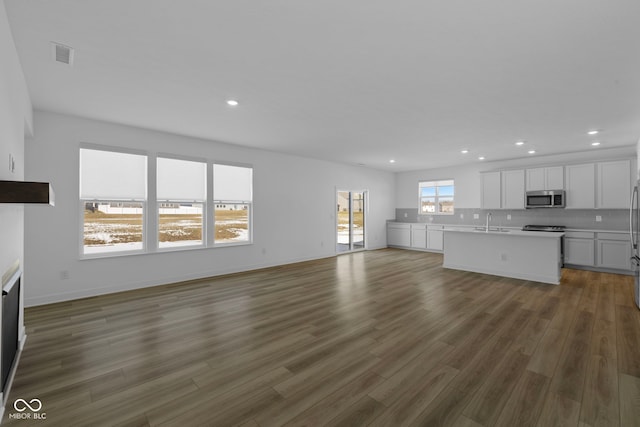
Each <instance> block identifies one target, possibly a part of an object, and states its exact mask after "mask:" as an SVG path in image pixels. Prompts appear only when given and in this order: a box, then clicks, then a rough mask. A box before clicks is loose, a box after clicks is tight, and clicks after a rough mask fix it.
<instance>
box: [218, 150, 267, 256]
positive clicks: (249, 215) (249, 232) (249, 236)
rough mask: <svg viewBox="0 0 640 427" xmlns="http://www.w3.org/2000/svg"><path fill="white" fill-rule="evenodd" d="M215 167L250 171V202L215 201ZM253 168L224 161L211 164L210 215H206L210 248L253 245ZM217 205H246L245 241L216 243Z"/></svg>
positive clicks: (244, 164) (245, 164) (249, 165)
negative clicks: (209, 228) (233, 167)
mask: <svg viewBox="0 0 640 427" xmlns="http://www.w3.org/2000/svg"><path fill="white" fill-rule="evenodd" d="M215 165H222V166H235V167H241V168H247V169H251V200H223V199H216V198H215V196H216V195H215V194H214V187H215V183H214V170H213V169H214V167H215ZM253 172H254V167H253V165H251V164H247V163H238V162H226V161H212V162H211V213H210V214H209V215H208V216H209V218H211V221H212V222H211V232H210V233H209V234H210V237H211V247H226V246H242V245H252V244H253V209H254V207H253V189H254V187H255V175H254V173H253ZM217 204H234V205H247V206H248V209H247V210H248V212H247V240H238V241H230V242H216V236H215V233H216V205H217Z"/></svg>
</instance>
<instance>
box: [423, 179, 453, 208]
mask: <svg viewBox="0 0 640 427" xmlns="http://www.w3.org/2000/svg"><path fill="white" fill-rule="evenodd" d="M418 193H419V196H418V197H419V199H420V200H419V202H420V211H419V213H420V214H421V215H453V196H454V185H453V180H452V179H451V180H442V181H421V182H420V183H419V184H418Z"/></svg>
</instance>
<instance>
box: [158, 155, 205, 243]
mask: <svg viewBox="0 0 640 427" xmlns="http://www.w3.org/2000/svg"><path fill="white" fill-rule="evenodd" d="M158 159H171V160H184V161H187V162H196V163H202V164H204V167H205V173H204V180H205V182H204V186H205V187H204V190H205V191H204V192H205V194H204V197H203V199H201V200H188V199H160V198H158ZM154 161H155V165H156V168H155V174H154V178H153V179H154V184H155V185H154V187H155V206H156V208H155V220H156V223H155V227H154V228H155V231H156V233H155V246H156V251H157V252H173V251H180V250H188V249H202V248H206V247H207V246H208V245H207V240H208V239H207V220H206V216H207V215H208V209H207V206H208V190H209V185H208V182H207V181H208V177H209V168H210V166H209V162H208V161H207V160H206V159H203V158H198V157H187V156H180V155H176V154H169V153H157V154H156V155H155V156H154ZM163 203H174V204H183V203H194V204H201V205H202V239H201V242H200V243H194V244H189V245H177V246H165V247H160V209H161V206H160V205H161V204H163Z"/></svg>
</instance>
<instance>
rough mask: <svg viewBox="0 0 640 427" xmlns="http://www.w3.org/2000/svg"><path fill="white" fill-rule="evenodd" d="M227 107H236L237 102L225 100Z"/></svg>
mask: <svg viewBox="0 0 640 427" xmlns="http://www.w3.org/2000/svg"><path fill="white" fill-rule="evenodd" d="M227 105H229V106H231V107H236V106H237V105H238V101H236V100H235V99H228V100H227Z"/></svg>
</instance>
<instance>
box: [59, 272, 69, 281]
mask: <svg viewBox="0 0 640 427" xmlns="http://www.w3.org/2000/svg"><path fill="white" fill-rule="evenodd" d="M68 279H69V270H62V271H61V272H60V280H68Z"/></svg>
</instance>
